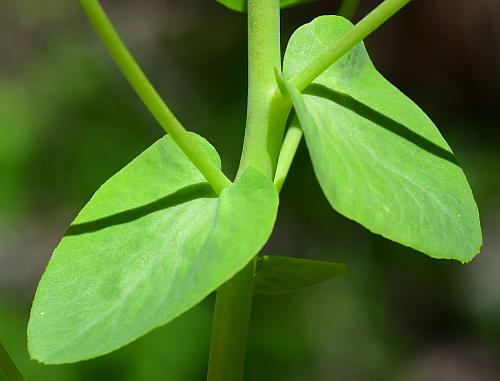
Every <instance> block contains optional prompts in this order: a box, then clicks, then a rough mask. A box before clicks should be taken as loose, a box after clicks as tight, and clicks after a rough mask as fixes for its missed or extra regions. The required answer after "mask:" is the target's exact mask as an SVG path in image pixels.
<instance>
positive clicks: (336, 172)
mask: <svg viewBox="0 0 500 381" xmlns="http://www.w3.org/2000/svg"><path fill="white" fill-rule="evenodd" d="M351 27H352V24H351V23H350V22H349V21H347V20H345V19H343V18H341V17H338V16H323V17H319V18H317V19H315V20H314V21H312V22H311V23H309V24H307V25H305V26H302V27H301V28H299V29H298V30H297V31H296V32H295V33H294V34H293V36H292V38H291V40H290V42H289V44H288V47H287V50H286V54H285V59H284V77H285V78H286V79H289V78H290V77H292V76H293V75H294V74H295V73H297V72H298V71H300V70H301V69H302V68H304V67H305V66H306V65H307V64H308V63H309V62H310V61H311V60H313V59H314V57H316V56H317V55H318V54H319V53H320V52H322V50H323V49H324V48H325V47H326V46H327V45H329V44H331V43H332V42H333V41H336V40H338V39H339V38H340V37H341V36H342V35H344V34H345V33H346V32H347V31H348V30H349V29H350V28H351ZM288 90H289V92H290V95H291V96H292V99H293V103H294V106H295V109H296V111H297V113H298V116H299V119H300V122H301V125H302V128H303V131H304V135H305V138H306V143H307V146H308V149H309V152H310V155H311V159H312V162H313V166H314V170H315V173H316V176H317V178H318V180H319V183H320V185H321V187H322V189H323V192H324V193H325V195H326V197H327V198H328V200H329V202H330V204H331V205H332V206H333V207H334V208H335V209H336V210H337V211H338V212H339V213H341V214H343V215H344V216H346V217H348V218H351V219H353V220H354V221H357V222H359V223H360V224H362V225H363V226H365V227H366V228H368V229H369V230H371V231H372V232H374V233H378V234H381V235H382V236H384V237H386V238H389V239H391V240H394V241H397V242H399V243H402V244H404V245H407V246H410V247H412V248H414V249H416V250H419V251H421V252H423V253H426V254H428V255H429V256H431V257H434V258H449V259H456V260H459V261H461V262H467V261H470V260H471V259H472V258H473V257H474V255H475V254H476V253H477V252H478V251H479V248H480V246H481V242H482V236H481V228H480V224H479V213H478V210H477V206H476V203H475V201H474V198H473V195H472V192H471V190H470V187H469V184H468V183H467V179H466V177H465V175H464V173H463V171H462V170H461V169H460V167H459V166H458V164H457V162H456V160H455V157H454V155H453V153H452V151H451V149H450V147H449V146H448V144H447V143H446V141H445V140H444V139H443V137H442V136H441V134H440V133H439V130H438V129H437V128H436V126H435V125H434V124H433V123H432V121H431V120H430V119H429V118H428V117H427V116H426V115H425V114H424V112H423V111H422V110H421V109H420V108H419V107H418V106H417V105H415V104H414V103H413V102H412V101H411V100H410V99H408V98H407V97H406V96H405V95H404V94H403V93H401V92H400V91H399V90H398V89H397V88H396V87H394V86H393V85H391V84H390V83H389V82H388V81H387V80H386V79H385V78H383V77H382V75H380V74H379V73H378V72H377V70H376V69H375V67H374V66H373V64H372V62H371V60H370V58H369V56H368V54H367V52H366V50H365V47H364V45H363V44H359V45H358V46H356V47H355V48H354V49H352V50H351V51H350V52H349V53H348V54H347V55H345V56H344V57H343V58H341V59H340V60H339V61H338V62H337V63H335V64H334V65H333V66H331V67H330V68H329V69H328V70H326V71H325V72H324V73H323V74H321V75H320V76H319V77H318V78H317V79H316V80H315V81H314V82H313V83H312V84H311V85H310V86H309V87H308V88H307V89H306V90H305V91H304V93H303V95H301V94H300V93H299V92H298V91H297V89H293V88H291V86H290V85H288Z"/></svg>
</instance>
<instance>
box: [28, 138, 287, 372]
mask: <svg viewBox="0 0 500 381" xmlns="http://www.w3.org/2000/svg"><path fill="white" fill-rule="evenodd" d="M193 136H194V137H195V138H196V140H197V141H198V143H199V144H200V145H201V146H202V147H203V148H204V149H206V150H207V151H208V152H209V153H210V155H211V157H212V159H213V160H214V162H216V163H218V164H219V158H218V155H217V153H216V152H215V150H214V149H213V147H212V146H211V145H210V144H209V143H208V142H206V141H205V140H204V139H202V138H200V137H199V136H196V135H194V134H193ZM277 205H278V196H277V193H276V189H275V187H274V185H273V184H272V182H271V181H270V180H268V179H267V178H265V177H264V176H263V175H261V174H260V173H259V172H258V171H256V170H254V169H252V168H249V170H248V171H246V172H245V173H244V174H243V175H242V176H241V178H239V180H238V181H237V182H235V183H234V184H233V185H231V186H230V187H228V188H226V189H225V190H224V191H223V192H222V193H221V195H220V197H219V198H217V197H215V196H214V194H213V192H212V190H211V188H210V187H209V186H208V184H207V183H206V182H205V180H204V178H203V177H202V176H201V174H200V173H199V172H198V171H197V170H196V168H195V167H194V166H193V165H192V164H191V162H190V161H189V160H188V159H187V158H186V156H185V155H184V154H183V153H182V152H181V151H180V149H179V148H178V147H177V146H176V145H175V143H174V142H173V141H172V140H171V139H170V137H168V136H166V137H164V138H162V139H160V140H159V141H157V142H156V143H155V144H153V145H152V146H151V147H150V148H148V149H147V150H146V151H145V152H143V153H142V154H141V155H139V156H138V157H137V158H136V159H134V160H133V161H132V162H131V163H130V164H128V165H127V166H126V167H125V168H123V169H122V170H121V171H119V172H118V173H117V174H116V175H115V176H113V177H112V178H111V179H109V180H108V181H107V182H106V183H105V184H104V185H103V186H101V188H100V189H99V190H98V191H97V192H96V193H95V195H94V196H93V197H92V199H91V200H90V201H89V203H88V204H87V205H86V206H85V207H84V208H83V210H82V211H81V212H80V214H79V215H78V217H77V218H76V219H75V221H74V223H73V224H72V225H71V227H70V229H69V230H68V232H67V234H66V235H65V236H64V238H63V239H62V241H61V242H60V243H59V245H58V247H57V248H56V250H55V251H54V254H53V256H52V258H51V260H50V262H49V265H48V267H47V269H46V271H45V273H44V275H43V277H42V279H41V281H40V284H39V286H38V289H37V292H36V296H35V300H34V302H33V307H32V311H31V318H30V322H29V325H28V346H29V350H30V353H31V355H32V357H33V358H35V359H37V360H39V361H41V362H44V363H50V364H54V363H68V362H75V361H80V360H84V359H88V358H92V357H96V356H99V355H102V354H105V353H108V352H111V351H113V350H115V349H117V348H119V347H121V346H123V345H125V344H127V343H129V342H131V341H132V340H134V339H136V338H138V337H140V336H142V335H144V334H145V333H147V332H148V331H150V330H152V329H153V328H155V327H158V326H161V325H163V324H166V323H167V322H169V321H170V320H172V319H174V318H175V317H177V316H178V315H180V314H181V313H183V312H185V311H187V310H188V309H190V308H191V307H193V306H194V305H195V304H197V303H198V302H200V301H201V300H202V299H203V298H204V297H206V296H207V295H208V294H209V293H211V292H212V291H214V290H215V289H216V288H217V287H218V286H220V285H221V284H222V283H224V282H225V281H227V280H228V279H229V278H230V277H231V276H233V275H234V274H235V273H236V272H237V271H238V270H240V269H241V268H243V267H244V266H245V265H246V264H247V263H248V262H249V261H250V260H251V258H252V257H253V256H255V255H256V254H257V252H258V251H259V250H260V249H261V247H262V246H263V245H264V244H265V242H266V241H267V239H268V237H269V235H270V233H271V231H272V228H273V225H274V220H275V218H276V213H277Z"/></svg>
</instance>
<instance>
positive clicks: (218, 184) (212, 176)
mask: <svg viewBox="0 0 500 381" xmlns="http://www.w3.org/2000/svg"><path fill="white" fill-rule="evenodd" d="M79 2H80V5H81V7H82V9H83V10H84V12H85V14H86V15H87V17H88V18H89V20H90V22H91V24H92V25H93V27H94V29H95V30H96V32H97V34H98V35H99V36H100V38H101V39H102V41H103V43H104V45H105V46H106V48H107V50H108V52H109V53H110V55H111V57H112V58H113V59H114V61H115V62H116V64H117V65H118V67H119V68H120V70H121V71H122V73H123V75H124V76H125V78H126V79H127V80H128V82H129V83H130V85H131V86H132V88H133V89H134V90H135V92H136V93H137V95H138V96H139V98H140V99H141V100H142V102H143V103H144V104H145V105H146V107H147V108H148V110H149V111H150V112H151V114H153V116H154V117H155V119H156V120H157V121H158V123H160V125H161V126H162V127H163V129H164V130H165V131H166V132H167V133H168V134H170V136H171V137H172V139H173V140H174V141H175V142H176V143H177V145H178V146H179V147H180V148H181V150H182V151H183V152H184V153H185V154H186V156H187V157H188V158H189V159H190V160H191V162H192V163H193V164H194V165H195V166H196V168H198V170H199V171H200V172H201V173H202V174H203V176H204V177H205V178H206V179H207V181H208V182H209V184H210V185H211V186H212V188H213V189H214V191H215V192H216V193H217V194H220V192H221V191H222V190H223V189H224V188H225V187H227V186H228V185H230V184H231V181H230V180H229V179H228V178H227V177H226V176H225V175H224V173H222V171H221V170H220V169H219V168H218V167H217V165H215V164H214V163H213V161H212V160H211V159H210V158H209V156H208V154H207V153H206V152H205V151H204V150H203V149H202V148H201V147H200V146H199V145H198V144H197V143H196V142H195V141H194V140H193V138H192V136H191V135H190V134H189V133H188V132H187V131H186V130H185V129H184V127H183V126H182V124H181V123H180V122H179V121H178V120H177V118H176V117H175V116H174V114H173V113H172V111H170V109H169V108H168V107H167V105H166V104H165V103H164V102H163V100H162V99H161V97H160V95H159V94H158V92H157V91H156V90H155V88H154V87H153V85H152V84H151V83H150V82H149V80H148V79H147V77H146V75H145V74H144V72H143V71H142V70H141V68H140V66H139V65H138V64H137V62H136V60H135V59H134V57H133V56H132V55H131V54H130V52H129V51H128V49H127V47H126V46H125V44H124V43H123V42H122V40H121V39H120V36H119V35H118V33H117V32H116V30H115V28H114V27H113V24H112V23H111V21H110V20H109V19H108V17H107V16H106V13H105V12H104V10H103V9H102V7H101V5H100V4H99V1H97V0H79Z"/></svg>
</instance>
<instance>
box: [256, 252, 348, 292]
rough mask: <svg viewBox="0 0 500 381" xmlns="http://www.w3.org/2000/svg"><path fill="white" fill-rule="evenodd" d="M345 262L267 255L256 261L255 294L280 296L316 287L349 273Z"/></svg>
mask: <svg viewBox="0 0 500 381" xmlns="http://www.w3.org/2000/svg"><path fill="white" fill-rule="evenodd" d="M346 270H347V266H346V265H344V264H342V263H335V262H326V261H317V260H312V259H303V258H292V257H282V256H273V255H264V256H262V257H259V258H258V260H257V268H256V270H255V283H254V292H255V293H256V294H267V295H279V294H286V293H289V292H294V291H299V290H302V289H304V288H306V287H310V286H314V285H316V284H319V283H322V282H325V281H327V280H328V279H331V278H333V277H335V276H338V275H341V274H343V273H344V272H346Z"/></svg>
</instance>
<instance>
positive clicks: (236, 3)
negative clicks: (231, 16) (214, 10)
mask: <svg viewBox="0 0 500 381" xmlns="http://www.w3.org/2000/svg"><path fill="white" fill-rule="evenodd" d="M216 1H217V2H218V3H220V4H222V5H224V6H226V7H227V8H229V9H232V10H233V11H238V12H246V11H247V0H216ZM311 1H314V0H280V7H281V8H288V7H292V6H294V5H299V4H303V3H310V2H311Z"/></svg>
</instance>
